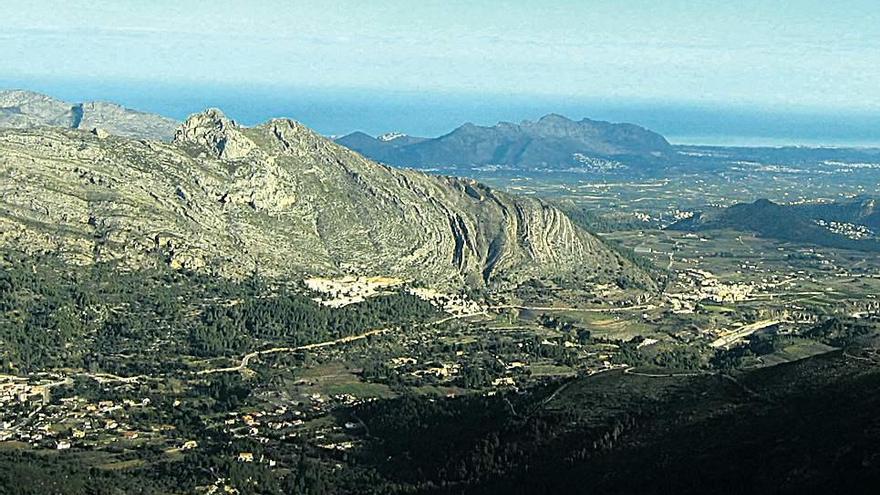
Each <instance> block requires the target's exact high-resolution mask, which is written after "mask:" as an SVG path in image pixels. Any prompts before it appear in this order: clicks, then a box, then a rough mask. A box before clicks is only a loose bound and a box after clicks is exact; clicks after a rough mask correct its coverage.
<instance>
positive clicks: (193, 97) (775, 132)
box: [0, 78, 880, 148]
mask: <svg viewBox="0 0 880 495" xmlns="http://www.w3.org/2000/svg"><path fill="white" fill-rule="evenodd" d="M0 89H28V90H34V91H38V92H42V93H46V94H49V95H52V96H54V97H58V98H61V99H64V100H67V101H90V100H91V101H93V100H98V101H113V102H117V103H120V104H122V105H125V106H126V107H129V108H132V109H137V110H141V111H145V112H151V113H156V114H159V115H164V116H166V117H171V118H174V119H177V120H181V121H182V120H184V119H185V118H186V117H187V116H188V115H190V114H192V113H196V112H199V111H201V110H203V109H204V108H207V107H219V108H221V109H223V111H224V112H225V113H226V114H227V115H229V116H230V117H232V118H234V119H236V120H237V121H238V122H240V123H242V124H244V125H254V124H258V123H260V122H265V121H266V120H268V119H270V118H273V117H290V118H293V119H295V120H299V121H301V122H303V123H305V124H306V125H308V126H310V127H311V128H313V129H315V130H317V131H318V132H321V133H322V134H324V135H327V136H340V135H344V134H348V133H350V132H352V131H363V132H366V133H367V134H370V135H374V136H376V135H380V134H384V133H386V132H402V133H405V134H409V135H412V136H424V137H435V136H440V135H443V134H445V133H447V132H450V131H452V130H453V129H455V128H456V127H458V126H460V125H461V124H463V123H465V122H472V123H475V124H478V125H494V124H495V123H497V122H499V121H508V122H520V121H522V120H527V119H529V120H533V119H537V118H539V117H541V116H542V115H546V114H547V113H559V114H561V115H565V116H567V117H569V118H572V119H581V118H584V117H587V118H590V119H596V120H607V121H610V122H628V123H633V124H637V125H640V126H643V127H646V128H648V129H651V130H654V131H656V132H659V133H660V134H663V135H664V136H666V137H667V139H668V140H669V141H670V142H671V143H672V144H676V145H707V146H737V147H764V146H771V147H778V146H805V147H860V148H862V147H880V110H877V111H874V112H867V111H864V112H863V111H851V112H848V113H847V112H830V111H828V112H822V111H818V110H809V111H808V110H801V109H793V110H791V109H766V108H750V107H734V106H726V107H725V106H720V105H719V106H714V107H713V106H710V105H697V104H689V103H668V102H645V101H626V100H619V101H609V100H589V99H585V98H582V99H577V98H565V97H561V96H560V97H551V96H528V95H483V94H462V93H436V92H435V93H418V92H404V91H392V90H389V91H381V90H377V89H351V88H330V89H322V88H287V87H280V86H277V87H275V86H273V87H268V86H263V87H260V86H225V85H222V84H214V83H209V84H200V83H196V82H190V83H185V84H184V83H159V84H155V83H147V82H141V81H101V82H95V81H70V80H56V81H46V80H39V81H37V80H33V81H31V80H27V79H4V78H0Z"/></svg>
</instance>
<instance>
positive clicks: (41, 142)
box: [0, 110, 649, 286]
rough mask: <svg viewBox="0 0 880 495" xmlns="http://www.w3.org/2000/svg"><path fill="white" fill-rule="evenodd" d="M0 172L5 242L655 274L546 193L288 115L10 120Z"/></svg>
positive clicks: (391, 267) (350, 265) (125, 259)
mask: <svg viewBox="0 0 880 495" xmlns="http://www.w3.org/2000/svg"><path fill="white" fill-rule="evenodd" d="M0 176H2V177H3V180H2V182H0V183H2V191H0V194H2V196H0V197H2V200H0V208H2V209H0V242H2V243H4V244H7V245H11V246H14V247H16V248H18V249H23V250H25V251H28V250H30V251H34V250H56V251H62V252H64V253H65V256H66V257H68V258H71V259H75V260H78V261H79V262H82V263H88V262H91V261H92V260H94V259H103V260H106V259H118V260H120V262H122V263H124V264H126V265H128V266H135V267H136V266H140V265H143V264H146V263H153V262H155V261H156V260H157V259H158V260H161V261H164V262H170V263H171V264H172V265H174V266H179V267H185V268H189V269H197V270H208V271H212V272H216V273H219V274H222V275H229V276H242V275H246V274H249V273H252V272H253V271H254V270H256V269H259V270H260V272H261V273H265V274H269V275H277V276H294V275H302V274H318V275H339V274H358V275H393V276H400V277H404V278H415V279H420V280H426V281H431V282H436V283H438V284H447V285H455V284H458V285H460V284H461V283H464V282H466V283H469V284H471V285H475V286H483V285H487V284H496V283H504V282H505V281H510V282H515V281H518V280H524V279H526V278H529V277H535V276H549V275H555V274H564V273H577V274H580V275H582V276H583V277H586V278H587V279H593V280H603V281H609V280H614V279H615V278H616V277H617V276H619V275H620V274H622V273H623V272H624V271H626V272H628V273H629V274H630V275H631V276H633V274H635V275H634V276H635V277H637V278H638V277H641V278H642V279H643V280H647V278H646V277H645V276H644V274H643V273H641V272H640V271H639V270H637V269H635V268H633V267H632V265H631V264H629V263H628V262H626V261H625V260H623V259H622V258H621V257H620V256H618V255H617V254H615V253H614V252H612V251H611V250H609V249H608V248H607V247H605V246H604V245H603V244H602V243H601V242H600V241H599V240H598V239H596V238H595V237H593V236H592V235H591V234H589V233H587V232H585V231H583V230H581V229H579V228H577V227H576V226H574V225H573V224H572V222H571V221H570V220H569V219H568V218H567V217H566V216H565V215H564V214H562V213H561V212H560V211H559V210H557V209H556V208H553V207H551V206H549V205H547V204H546V203H544V202H542V201H540V200H537V199H526V198H515V197H511V196H508V195H506V194H501V193H496V192H495V191H492V190H491V189H489V188H488V187H486V186H483V185H481V184H478V183H476V182H473V181H469V180H463V179H455V178H449V177H435V176H429V175H425V174H423V173H419V172H415V171H409V170H396V169H392V168H389V167H386V166H382V165H379V164H376V163H374V162H371V161H368V160H366V159H364V158H363V157H362V156H360V155H359V154H357V153H354V152H352V151H350V150H348V149H346V148H343V147H342V146H339V145H337V144H334V143H333V142H332V141H329V140H327V139H325V138H323V137H321V136H319V135H317V134H315V133H314V132H312V131H311V130H309V129H307V128H305V127H304V126H302V125H301V124H299V123H296V122H293V121H290V120H273V121H270V122H268V123H266V124H263V125H261V126H258V127H255V128H242V127H240V126H238V125H237V124H235V123H234V122H233V121H231V120H229V119H227V118H226V117H225V116H223V114H222V113H220V112H219V111H218V110H209V111H206V112H204V113H201V114H197V115H194V116H192V117H191V118H190V119H189V120H188V121H187V122H186V123H185V124H184V125H183V126H181V127H180V128H179V129H178V130H177V132H176V134H175V136H174V139H173V142H172V143H170V144H163V143H159V142H154V141H136V140H129V139H124V138H118V137H107V138H105V139H101V138H100V137H98V136H95V135H93V134H91V133H84V132H79V131H70V130H61V129H48V128H43V129H31V130H5V131H0ZM646 283H649V282H646Z"/></svg>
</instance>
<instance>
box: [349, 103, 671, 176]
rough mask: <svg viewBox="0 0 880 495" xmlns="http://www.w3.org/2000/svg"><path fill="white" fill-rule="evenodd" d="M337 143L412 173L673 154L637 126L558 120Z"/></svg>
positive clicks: (579, 163)
mask: <svg viewBox="0 0 880 495" xmlns="http://www.w3.org/2000/svg"><path fill="white" fill-rule="evenodd" d="M337 142H338V143H340V144H342V145H344V146H347V147H349V148H351V149H353V150H355V151H358V152H360V153H363V154H364V155H366V156H368V157H370V158H372V159H375V160H378V161H382V162H385V163H389V164H392V165H400V166H411V167H433V166H451V165H456V166H486V165H499V166H506V167H512V168H523V169H533V168H551V169H566V168H572V167H579V166H582V165H583V161H584V160H585V159H587V158H605V159H610V158H620V157H638V158H642V159H644V158H649V159H650V158H656V157H659V156H662V155H664V154H667V153H669V152H670V151H671V149H672V148H671V146H670V144H669V143H668V142H667V141H666V139H664V138H663V136H660V135H659V134H656V133H654V132H651V131H649V130H647V129H644V128H642V127H639V126H636V125H632V124H612V123H609V122H601V121H595V120H589V119H583V120H581V121H573V120H570V119H568V118H566V117H563V116H561V115H555V114H551V115H546V116H544V117H542V118H541V119H539V120H537V121H535V122H530V121H525V122H522V123H521V124H513V123H508V122H502V123H499V124H497V125H495V126H491V127H483V126H477V125H474V124H465V125H463V126H461V127H459V128H457V129H455V130H454V131H452V132H450V133H449V134H446V135H443V136H440V137H437V138H433V139H424V138H410V137H403V138H397V139H392V140H388V141H383V140H381V139H378V138H372V137H370V136H368V135H366V134H364V133H360V132H358V133H353V134H349V135H347V136H343V137H341V138H339V139H338V140H337Z"/></svg>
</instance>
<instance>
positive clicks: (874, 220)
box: [797, 196, 880, 231]
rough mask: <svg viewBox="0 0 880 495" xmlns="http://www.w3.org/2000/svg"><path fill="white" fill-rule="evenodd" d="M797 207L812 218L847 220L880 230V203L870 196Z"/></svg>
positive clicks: (829, 220) (828, 220)
mask: <svg viewBox="0 0 880 495" xmlns="http://www.w3.org/2000/svg"><path fill="white" fill-rule="evenodd" d="M797 209H798V210H799V211H801V212H802V213H803V214H804V215H808V216H809V217H810V218H816V219H822V220H825V221H826V222H847V223H852V224H855V225H864V226H865V227H868V228H869V229H872V230H875V231H877V230H880V205H878V203H877V200H876V199H875V198H872V197H870V196H856V197H854V198H852V199H849V200H845V201H837V202H834V203H819V204H805V205H798V206H797Z"/></svg>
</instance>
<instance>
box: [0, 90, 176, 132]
mask: <svg viewBox="0 0 880 495" xmlns="http://www.w3.org/2000/svg"><path fill="white" fill-rule="evenodd" d="M179 124H180V123H179V122H177V121H175V120H173V119H169V118H166V117H162V116H160V115H155V114H150V113H143V112H138V111H135V110H129V109H127V108H125V107H122V106H120V105H116V104H114V103H107V102H85V103H68V102H65V101H62V100H58V99H56V98H52V97H51V96H46V95H43V94H40V93H34V92H32V91H22V90H8V91H0V128H4V127H6V128H17V129H25V128H32V127H39V126H48V127H64V128H68V129H85V130H92V129H96V128H97V129H101V130H102V131H105V132H107V133H109V134H113V135H116V136H125V137H132V138H146V139H158V140H163V141H167V140H170V139H171V137H172V136H173V135H174V130H175V129H176V128H177V126H178V125H179Z"/></svg>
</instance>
